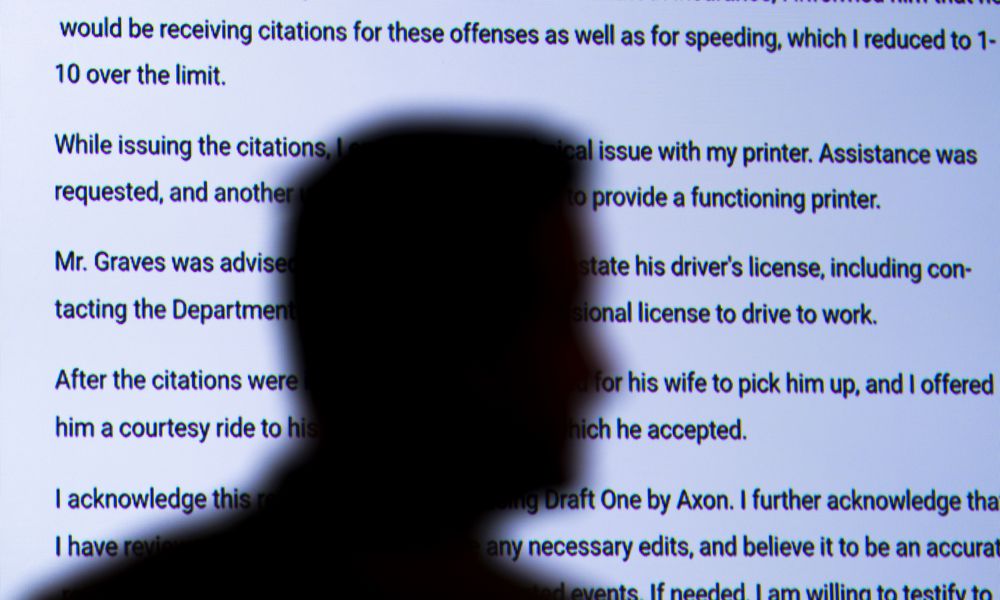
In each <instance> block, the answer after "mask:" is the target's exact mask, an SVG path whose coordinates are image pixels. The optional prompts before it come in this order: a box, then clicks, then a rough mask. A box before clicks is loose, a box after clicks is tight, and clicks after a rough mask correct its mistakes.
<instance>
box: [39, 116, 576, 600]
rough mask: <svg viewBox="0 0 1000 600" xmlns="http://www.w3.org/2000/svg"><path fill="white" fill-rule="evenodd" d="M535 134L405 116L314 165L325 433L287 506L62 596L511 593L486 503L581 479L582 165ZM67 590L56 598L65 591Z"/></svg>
mask: <svg viewBox="0 0 1000 600" xmlns="http://www.w3.org/2000/svg"><path fill="white" fill-rule="evenodd" d="M540 137H541V136H540V134H536V133H534V132H531V131H528V130H526V129H521V128H510V127H498V126H495V125H491V126H488V127H482V126H475V127H473V126H469V125H464V126H454V125H445V126H441V125H438V126H433V125H426V124H423V125H409V126H406V127H394V128H391V129H390V128H383V129H382V130H379V131H378V132H376V133H374V134H370V135H369V136H367V137H366V138H362V139H364V141H363V142H362V143H361V144H359V145H358V146H356V147H353V148H352V149H351V150H350V151H349V152H347V153H346V155H345V156H344V157H343V158H342V159H340V160H336V161H334V162H333V163H331V164H332V165H333V166H332V167H331V168H329V169H327V170H325V171H324V172H322V173H320V174H314V175H313V176H312V179H311V184H309V185H308V193H307V194H306V196H305V198H304V200H303V202H302V203H301V206H302V208H301V212H300V215H299V219H298V222H297V226H296V230H295V232H294V237H293V239H294V255H295V257H296V261H297V265H296V272H295V276H294V282H295V283H294V290H293V294H294V297H295V302H296V304H297V308H298V312H299V319H298V321H297V324H298V327H297V329H298V333H299V342H300V344H299V347H300V349H301V352H302V353H301V362H302V366H303V369H304V372H305V375H306V378H307V380H308V384H309V388H310V393H309V397H310V398H311V402H312V407H311V409H312V411H313V416H314V418H316V419H317V420H318V421H319V422H320V424H321V430H322V432H323V433H322V435H321V436H320V438H319V442H318V443H317V445H316V446H315V452H314V453H312V454H311V455H310V456H309V457H308V458H307V460H305V461H304V462H302V463H300V464H299V465H298V466H296V467H295V468H294V469H293V470H292V471H290V472H288V473H285V474H283V475H281V476H280V477H279V478H278V479H276V481H279V485H278V490H277V491H278V495H277V498H276V500H274V501H273V502H271V503H270V504H269V505H268V506H267V507H265V508H263V509H261V510H259V511H256V512H254V513H253V514H252V516H249V517H246V518H244V519H242V520H241V521H238V522H236V523H235V524H233V525H231V526H228V527H226V528H224V529H221V530H219V531H217V532H216V533H214V534H212V535H206V536H203V537H198V538H191V539H188V540H187V541H186V542H185V543H183V544H180V545H178V546H176V547H174V548H171V549H170V550H167V551H164V552H161V553H159V554H157V555H155V556H154V557H152V558H150V559H147V560H143V561H141V562H130V563H128V566H126V567H124V568H122V569H120V570H118V571H116V572H113V573H110V574H105V575H103V576H102V577H99V578H95V577H94V576H93V575H91V576H90V579H88V580H86V581H83V582H81V581H77V582H76V583H75V584H74V585H72V586H69V587H71V588H72V589H73V592H72V593H71V594H68V596H69V597H74V598H77V597H81V598H82V597H87V598H125V597H129V598H132V597H140V596H141V597H171V598H185V597H199V598H201V597H214V598H238V597H247V598H256V597H278V598H299V597H312V596H317V595H319V594H322V596H321V597H327V596H329V597H334V596H336V597H345V598H346V597H357V598H362V597H364V598H373V597H374V598H381V597H399V598H403V597H410V598H425V597H426V598H430V597H435V598H452V597H454V598H458V597H463V598H473V597H475V598H518V597H522V596H528V595H530V592H529V590H528V584H527V583H526V582H517V581H514V580H510V579H506V578H504V577H503V576H501V575H498V574H497V573H495V572H494V571H493V570H491V569H489V568H487V566H486V565H485V564H484V563H483V562H482V556H483V551H482V550H481V549H479V548H477V547H476V545H475V543H474V542H473V541H472V540H473V531H474V530H475V529H476V527H477V526H478V524H479V523H480V522H481V521H482V520H483V518H484V517H485V516H487V515H488V514H490V513H491V510H490V509H491V508H492V507H496V506H501V505H503V504H505V503H506V502H508V501H509V500H510V499H511V498H514V497H517V496H519V495H521V494H524V493H525V492H528V491H530V490H534V489H537V488H540V487H543V486H544V487H552V486H559V485H561V484H564V483H566V482H567V480H568V478H569V476H570V474H571V468H570V467H571V464H570V463H571V461H570V458H569V455H568V450H567V445H566V439H567V436H566V425H567V423H568V421H569V419H570V417H571V416H573V414H574V413H575V412H576V411H575V407H574V406H573V402H574V399H575V397H576V388H577V383H578V382H580V381H581V380H582V379H583V378H584V376H585V375H586V374H587V373H588V372H589V370H590V367H591V353H590V351H589V350H588V348H587V347H586V346H585V344H584V342H583V340H582V339H581V338H580V337H579V335H578V334H577V332H575V331H574V329H573V327H572V325H571V321H570V306H571V303H572V302H573V300H575V298H576V295H577V292H578V291H579V289H578V288H579V285H580V282H579V280H578V278H577V271H576V261H575V258H576V257H577V255H578V252H579V250H580V246H581V243H582V240H581V239H580V234H579V233H578V230H577V228H576V227H575V226H574V224H573V222H572V220H571V218H570V216H569V213H568V209H567V206H568V202H567V201H566V197H567V196H566V191H567V190H568V189H569V188H570V186H571V185H572V184H573V183H574V182H575V181H576V178H577V177H578V173H577V169H578V167H577V166H576V165H575V164H574V163H573V162H572V161H570V160H568V159H567V158H566V157H565V156H564V155H563V154H562V153H561V152H560V151H558V150H556V149H555V148H553V147H551V146H549V145H546V144H543V143H540V142H538V141H536V138H540ZM66 587H67V586H62V587H61V588H60V591H59V592H58V593H56V594H55V597H65V596H64V589H65V588H66Z"/></svg>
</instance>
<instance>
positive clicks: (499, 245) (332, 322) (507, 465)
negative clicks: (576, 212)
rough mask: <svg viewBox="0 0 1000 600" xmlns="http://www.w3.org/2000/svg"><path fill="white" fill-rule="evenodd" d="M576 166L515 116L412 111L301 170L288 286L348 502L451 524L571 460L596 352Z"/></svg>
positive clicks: (555, 476) (333, 465) (561, 474)
mask: <svg viewBox="0 0 1000 600" xmlns="http://www.w3.org/2000/svg"><path fill="white" fill-rule="evenodd" d="M574 175H575V174H574V168H573V165H572V164H571V163H570V162H569V161H568V160H567V159H565V158H564V157H563V156H562V155H561V154H560V153H559V152H557V151H556V150H555V149H554V148H551V147H549V146H546V145H544V144H542V143H540V142H538V141H536V140H534V139H532V138H531V137H530V136H529V135H528V134H525V133H510V132H504V131H500V130H496V129H493V130H490V131H485V132H483V131H474V130H471V129H467V128H465V129H461V128H447V129H443V128H421V129H409V130H403V131H396V132H383V133H381V134H379V135H375V136H372V137H370V138H368V139H365V140H362V141H361V143H360V145H359V146H357V147H355V148H354V149H352V150H351V151H350V152H348V153H347V154H346V156H345V157H343V158H342V159H340V160H338V161H337V162H336V163H335V164H334V166H333V167H332V168H330V169H329V170H328V171H327V172H325V173H324V174H322V176H320V177H319V178H318V179H317V180H316V181H315V182H314V183H313V184H312V185H311V186H310V187H309V191H308V193H307V196H306V198H305V200H304V202H303V209H302V211H301V216H300V221H299V225H298V231H297V238H296V249H295V255H296V260H297V265H298V266H297V270H296V276H295V296H296V302H297V304H298V308H299V315H300V319H299V329H300V334H301V342H302V349H303V355H302V356H303V362H304V366H305V370H306V376H307V378H308V382H309V386H310V389H311V392H310V394H311V397H312V401H313V403H314V411H315V414H316V415H317V417H318V418H319V419H320V421H321V423H322V426H323V431H324V434H323V438H322V443H321V447H322V448H323V454H324V456H326V457H327V459H328V461H329V464H330V469H331V472H330V477H331V481H332V485H334V486H336V487H337V488H341V490H342V494H343V496H340V500H341V501H342V502H344V503H345V504H342V505H341V506H340V508H342V509H345V510H348V511H353V513H354V514H356V515H359V516H363V515H367V514H369V513H371V514H375V513H383V515H384V516H382V517H380V519H381V522H383V523H385V524H386V525H385V526H386V527H391V528H397V527H399V526H400V523H399V522H396V521H394V520H393V516H392V515H394V514H397V515H399V516H400V518H401V519H402V518H405V519H407V520H408V522H407V525H406V526H407V527H409V528H412V527H418V528H426V529H434V530H450V529H453V528H464V527H467V526H468V525H469V524H470V522H471V521H472V520H474V519H475V518H476V517H477V516H478V515H479V514H481V512H482V510H483V509H484V508H486V507H488V506H490V505H492V504H493V503H496V502H500V501H503V500H506V499H508V498H510V497H512V496H514V495H516V494H519V493H523V492H524V491H527V490H529V489H533V488H536V487H539V486H542V485H557V484H559V483H561V482H563V481H564V480H565V479H566V478H567V476H568V472H567V467H568V465H567V457H566V447H565V440H566V437H565V426H566V422H567V420H568V418H569V417H570V416H571V414H572V413H571V411H572V406H571V404H572V398H573V396H574V392H575V386H576V384H577V383H578V381H579V380H581V379H582V378H583V376H584V375H585V373H586V371H587V368H588V365H587V362H586V356H585V355H586V353H585V349H584V348H583V346H582V343H581V341H580V340H579V339H578V336H577V334H576V333H575V332H574V330H573V328H572V327H571V322H570V310H569V309H570V305H571V302H572V300H573V299H574V298H575V295H576V293H577V291H578V290H577V286H578V279H577V276H576V270H575V261H574V258H575V257H576V251H577V245H578V243H579V240H578V234H577V233H576V231H575V228H574V227H573V224H572V222H571V220H570V219H569V217H568V213H567V211H566V208H565V207H566V206H567V202H566V191H567V190H568V189H569V188H570V186H571V185H572V183H573V180H574ZM414 513H416V514H418V515H419V518H420V519H421V520H422V521H421V522H420V523H412V521H413V515H414ZM348 514H350V513H348Z"/></svg>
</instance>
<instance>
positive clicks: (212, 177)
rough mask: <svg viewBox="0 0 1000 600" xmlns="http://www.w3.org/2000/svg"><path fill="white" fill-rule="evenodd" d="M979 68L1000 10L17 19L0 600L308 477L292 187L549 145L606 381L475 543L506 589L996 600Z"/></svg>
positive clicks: (68, 11)
mask: <svg viewBox="0 0 1000 600" xmlns="http://www.w3.org/2000/svg"><path fill="white" fill-rule="evenodd" d="M997 38H1000V4H998V3H997V2H996V1H995V0H950V1H942V0H927V1H917V0H913V1H910V0H897V1H891V0H856V1H851V0H811V1H805V0H803V1H800V0H776V1H752V0H747V1H729V0H704V1H701V0H689V1H687V0H685V1H680V0H678V1H673V0H671V1H657V0H632V1H624V0H622V1H612V0H606V1H589V0H549V1H542V0H538V1H523V2H513V1H511V2H499V1H490V0H463V1H444V0H442V1H425V2H405V1H388V0H386V1H370V2H349V1H343V2H320V1H317V0H302V1H297V2H278V1H263V0H251V1H244V2H232V1H217V0H211V1H201V2H193V1H189V0H177V1H174V2H169V3H165V2H164V3H153V2H122V1H111V0H89V1H86V2H72V1H68V0H46V1H34V2H28V1H25V0H0V332H2V336H0V598H2V599H3V600H7V599H17V598H27V597H31V596H32V594H34V593H37V592H38V591H39V590H41V589H43V588H45V587H50V586H53V585H58V583H59V582H60V581H66V582H71V581H73V580H74V578H75V577H77V576H80V575H81V574H83V573H86V572H89V571H98V570H101V569H105V568H108V567H111V566H114V565H124V564H129V563H130V562H134V561H136V560H137V557H136V555H139V554H151V553H155V552H156V551H157V550H158V549H159V548H160V547H162V546H163V545H164V544H167V545H169V541H170V540H171V539H172V538H173V537H174V536H178V535H186V534H190V533H192V532H195V531H198V530H199V529H200V528H204V527H206V526H208V525H210V524H215V523H216V522H217V521H219V522H230V521H235V520H238V519H239V518H241V517H245V516H246V515H248V514H250V513H252V512H254V511H255V510H256V509H257V506H258V505H259V504H260V503H262V502H263V501H264V500H266V499H267V498H268V497H269V496H268V494H269V493H271V492H272V491H273V490H271V489H269V488H268V485H269V482H271V481H273V479H272V477H273V475H274V474H275V473H280V472H281V469H282V468H284V466H285V465H288V464H290V463H291V461H293V460H294V459H295V457H296V456H301V455H302V454H303V453H304V452H307V451H308V449H309V447H310V444H311V441H310V437H309V436H308V435H307V433H306V429H305V428H306V427H307V426H308V425H309V424H310V416H309V414H308V412H307V411H306V409H305V408H304V406H303V404H302V402H303V399H302V395H303V393H304V392H303V391H302V390H301V387H302V373H300V372H299V371H298V364H297V361H296V358H295V341H294V338H292V337H290V335H291V332H292V331H293V328H294V327H293V323H292V319H293V316H294V315H292V314H290V311H289V304H288V303H289V298H288V289H287V286H288V282H289V280H290V278H291V276H292V274H291V272H290V271H291V269H290V268H289V265H291V264H294V263H293V262H292V261H293V260H294V257H292V256H289V253H288V248H287V246H286V240H285V232H286V230H287V228H288V226H289V224H290V221H291V219H293V218H294V215H295V214H296V207H297V204H298V203H299V202H301V197H300V196H301V191H302V190H301V189H300V188H298V187H297V186H298V185H299V184H300V183H301V179H300V178H301V177H302V176H303V174H305V173H308V172H310V171H312V170H314V169H316V168H319V167H321V166H323V165H324V164H326V165H329V164H332V161H335V160H336V158H337V154H338V152H339V151H340V150H342V149H343V148H345V147H347V146H348V145H349V144H350V143H351V142H352V141H353V140H355V139H357V136H359V135H362V133H363V132H365V131H367V130H369V129H370V128H372V127H378V126H379V125H380V124H384V123H386V122H402V121H405V120H406V119H411V118H412V119H418V120H420V119H435V120H443V119H455V120H461V121H464V122H471V121H473V120H483V121H484V122H489V123H494V124H497V123H499V124H503V123H518V124H520V125H522V126H525V127H532V128H537V130H538V131H542V132H548V133H552V132H557V137H558V139H548V140H547V143H550V144H558V145H559V147H560V148H561V149H562V151H563V152H564V153H565V154H566V155H568V156H571V157H572V159H573V161H574V162H575V163H577V164H578V166H580V167H581V169H582V172H583V173H584V176H583V178H582V179H581V180H580V181H579V182H578V183H577V187H576V188H575V189H574V190H573V191H571V192H570V193H568V194H567V197H566V198H565V203H566V205H567V207H568V210H569V211H570V212H571V213H572V214H574V215H575V217H577V218H578V220H579V222H580V223H581V226H582V227H583V229H584V230H585V231H586V232H587V234H588V235H589V237H590V240H591V244H590V245H589V246H588V247H587V248H586V249H585V252H583V255H581V256H578V257H576V258H577V260H578V265H579V270H580V274H581V276H582V279H583V280H584V281H585V283H586V286H587V287H586V290H585V294H584V295H583V296H582V297H580V298H579V299H578V300H577V304H576V306H575V308H574V310H573V312H572V316H573V318H574V319H576V320H577V321H578V322H577V323H576V327H578V328H579V330H580V331H582V332H583V333H584V335H586V336H587V338H588V339H589V340H591V343H592V344H593V345H594V346H595V347H596V348H597V349H598V350H599V353H600V355H601V356H602V358H603V361H604V362H603V363H602V364H601V367H600V370H596V369H595V371H594V372H591V373H588V375H587V377H586V387H587V392H586V394H585V396H586V399H585V401H584V402H582V403H581V404H580V406H581V407H582V408H581V410H580V411H579V414H578V415H577V416H576V417H574V419H573V420H572V422H571V423H570V424H569V425H570V427H569V429H568V431H569V438H570V439H568V440H567V442H566V443H567V444H569V446H570V447H571V449H572V451H573V453H574V456H575V464H576V469H575V475H574V478H573V480H572V482H571V483H570V484H569V485H568V486H563V487H559V488H555V487H550V488H542V489H539V490H537V491H536V492H532V493H529V494H519V495H518V497H517V498H513V499H511V501H510V503H508V504H507V505H505V506H502V507H497V508H496V509H495V510H493V511H491V513H490V514H489V515H488V518H487V519H485V520H484V521H483V523H482V525H481V527H480V529H479V530H478V532H477V534H476V536H477V540H476V541H477V545H476V549H477V550H476V551H477V552H478V553H479V554H480V555H481V559H482V561H484V562H485V563H486V564H487V566H488V567H489V568H491V569H495V570H496V571H499V572H501V573H504V574H506V576H510V577H514V578H519V579H521V580H522V581H526V582H528V584H527V585H529V587H534V588H535V589H536V590H537V591H538V592H539V593H540V594H541V595H542V597H545V598H552V599H555V600H575V599H580V600H588V599H600V600H639V599H642V600H661V599H670V600H993V598H994V597H995V595H997V594H998V593H1000V518H998V511H1000V435H998V430H1000V429H998V428H1000V407H998V404H997V397H996V395H995V383H996V382H995V373H996V370H997V360H998V358H1000V349H998V344H997V338H998V336H1000V319H998V318H997V316H996V315H993V314H991V311H993V310H994V309H995V308H996V307H997V303H998V299H1000V252H998V248H997V242H996V239H997V237H996V236H997V227H998V223H1000V205H998V199H1000V198H998V192H997V190H998V189H1000V118H998V112H997V97H998V94H1000V49H998V48H1000V46H997V45H996V39H997ZM502 209H503V207H498V210H502ZM386 210H391V207H388V208H387V209H386ZM456 226H457V227H459V226H462V225H461V224H460V222H457V224H456ZM459 251H461V249H460V248H456V252H459ZM329 260H330V261H331V264H332V265H334V266H335V265H336V264H337V261H361V260H364V257H363V256H357V255H346V256H332V257H329ZM382 268H384V271H385V277H386V278H391V277H392V266H391V265H384V266H382ZM330 293H331V294H337V295H350V294H355V293H361V290H356V289H352V288H351V287H350V286H339V287H332V288H331V291H330ZM407 293H410V291H408V290H401V291H400V294H401V298H400V302H401V303H403V302H404V301H405V295H406V294H407ZM236 303H240V304H239V307H242V308H239V307H237V308H234V306H236ZM227 307H228V308H227ZM254 311H256V312H254ZM344 318H357V319H366V318H374V317H373V316H372V315H353V316H345V317H344ZM484 318H485V317H484ZM470 326H473V327H474V326H475V324H474V323H473V324H470ZM383 368H384V370H385V372H386V373H387V377H389V376H391V373H392V371H393V369H394V365H393V364H392V363H391V361H389V360H387V361H386V364H384V365H383ZM323 376H324V377H346V378H350V377H351V373H350V372H342V371H341V370H339V369H337V368H336V365H331V368H330V372H329V373H327V374H324V375H323ZM233 379H236V380H238V381H239V385H233ZM448 384H449V383H448V381H447V379H446V378H441V379H440V380H439V381H436V380H431V381H427V382H422V383H421V388H420V389H421V392H420V395H421V396H426V398H428V401H432V399H433V397H434V394H435V386H447V385H448ZM359 401H365V402H382V401H386V406H385V411H386V414H387V415H392V411H393V410H394V408H393V405H392V404H391V402H389V401H387V400H383V399H382V398H380V397H379V396H378V395H377V394H373V395H372V396H371V397H370V398H365V399H363V400H359ZM251 426H252V427H251ZM352 426H358V427H364V426H366V424H363V423H361V424H348V423H342V424H339V425H338V427H352ZM251 429H252V431H251ZM335 431H336V430H335ZM518 443H519V440H518V438H517V437H516V436H515V435H512V436H511V439H510V440H509V444H510V445H511V446H512V447H513V446H516V445H517V444H518ZM343 460H345V461H363V460H364V457H363V456H350V455H345V456H343ZM331 477H334V475H333V474H331ZM342 493H343V494H345V495H350V494H363V493H364V490H351V489H345V490H342ZM399 493H400V497H399V503H400V507H399V510H406V504H407V500H406V499H407V497H408V495H412V494H419V493H422V491H421V490H415V489H410V490H400V492H399ZM157 498H158V499H157ZM241 498H242V500H241ZM333 517H334V519H336V518H339V517H342V518H344V519H349V518H350V516H349V515H333ZM414 518H419V515H415V516H414ZM337 543H338V542H337V540H336V539H332V540H329V544H328V546H327V547H335V546H337ZM338 551H345V552H350V551H351V549H350V548H339V549H338ZM449 576H450V575H448V574H446V573H443V574H442V578H447V577H449ZM67 585H68V584H67Z"/></svg>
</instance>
